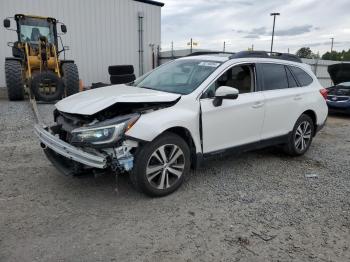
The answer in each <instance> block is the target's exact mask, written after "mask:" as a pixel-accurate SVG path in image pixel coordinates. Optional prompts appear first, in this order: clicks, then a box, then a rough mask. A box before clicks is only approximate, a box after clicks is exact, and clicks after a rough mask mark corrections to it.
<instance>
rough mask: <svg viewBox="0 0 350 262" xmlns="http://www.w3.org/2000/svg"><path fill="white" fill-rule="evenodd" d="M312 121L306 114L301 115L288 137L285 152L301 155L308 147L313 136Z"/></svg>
mask: <svg viewBox="0 0 350 262" xmlns="http://www.w3.org/2000/svg"><path fill="white" fill-rule="evenodd" d="M314 130H315V128H314V123H313V121H312V119H311V117H309V116H308V115H304V114H303V115H301V116H300V117H299V119H298V120H297V122H296V123H295V125H294V128H293V131H292V132H291V133H290V135H289V137H288V142H287V144H286V145H285V148H284V150H285V152H286V153H287V154H289V155H291V156H301V155H303V154H305V153H306V151H307V150H308V149H309V147H310V145H311V142H312V138H313V136H314V132H315V131H314Z"/></svg>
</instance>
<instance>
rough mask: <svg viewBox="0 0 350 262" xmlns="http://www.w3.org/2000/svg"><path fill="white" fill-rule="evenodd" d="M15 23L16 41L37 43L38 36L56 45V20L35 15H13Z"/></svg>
mask: <svg viewBox="0 0 350 262" xmlns="http://www.w3.org/2000/svg"><path fill="white" fill-rule="evenodd" d="M15 21H16V24H17V35H18V42H20V43H29V44H31V45H33V44H37V43H38V42H39V40H40V37H45V38H46V39H47V42H48V43H50V44H54V45H55V46H56V47H57V46H58V42H57V27H56V24H57V21H56V19H55V18H50V17H37V16H25V15H19V14H17V15H15Z"/></svg>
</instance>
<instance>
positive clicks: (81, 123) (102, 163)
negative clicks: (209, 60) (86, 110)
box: [35, 103, 174, 175]
mask: <svg viewBox="0 0 350 262" xmlns="http://www.w3.org/2000/svg"><path fill="white" fill-rule="evenodd" d="M173 104H174V103H147V104H145V103H137V104H135V103H125V104H117V105H113V106H111V107H109V108H106V109H104V110H102V111H100V112H98V113H96V114H93V115H89V116H87V115H79V114H70V113H65V112H61V111H58V110H55V111H54V120H55V123H56V124H55V125H54V126H51V127H49V128H44V127H41V126H39V125H36V126H35V133H36V134H37V136H38V137H39V139H40V142H41V146H42V148H43V149H44V152H45V154H46V156H47V158H48V159H49V160H50V161H51V162H52V164H53V165H54V166H55V167H56V168H57V169H59V170H60V171H61V172H63V173H64V174H67V175H68V174H69V175H76V174H80V173H84V172H91V171H93V172H95V171H97V172H100V171H101V170H108V169H109V170H112V171H114V172H116V173H123V172H129V171H131V170H132V168H133V165H134V156H135V152H136V149H137V147H139V146H140V143H141V142H140V141H138V140H137V139H134V138H130V137H127V136H126V135H125V133H126V132H127V131H128V130H129V129H131V128H132V126H133V125H134V124H135V123H136V122H137V120H138V119H139V118H140V117H141V115H142V114H145V113H149V112H152V111H154V110H158V109H161V108H164V107H168V106H171V105H173ZM116 112H118V113H116Z"/></svg>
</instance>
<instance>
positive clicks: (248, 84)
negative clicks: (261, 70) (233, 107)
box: [202, 64, 255, 98]
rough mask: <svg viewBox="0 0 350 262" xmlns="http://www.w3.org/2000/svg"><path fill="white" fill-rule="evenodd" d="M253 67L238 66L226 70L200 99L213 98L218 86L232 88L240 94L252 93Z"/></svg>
mask: <svg viewBox="0 0 350 262" xmlns="http://www.w3.org/2000/svg"><path fill="white" fill-rule="evenodd" d="M254 79H255V78H254V66H253V65H250V64H248V65H238V66H233V67H231V68H230V69H228V70H226V71H225V72H224V73H223V74H222V75H221V76H220V77H219V78H218V79H217V80H216V81H215V82H214V83H212V84H211V85H210V86H209V87H208V89H207V90H206V91H205V92H204V93H203V96H202V98H211V97H214V96H215V91H216V89H218V88H219V87H220V86H229V87H234V88H236V89H238V90H239V93H240V94H244V93H250V92H254V82H255V81H254Z"/></svg>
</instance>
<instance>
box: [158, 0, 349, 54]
mask: <svg viewBox="0 0 350 262" xmlns="http://www.w3.org/2000/svg"><path fill="white" fill-rule="evenodd" d="M162 2H163V3H164V4H165V5H164V7H162V44H161V46H162V50H163V51H164V50H169V49H170V48H171V42H172V41H173V45H174V49H175V50H176V49H183V48H188V46H187V43H188V42H189V41H190V38H191V37H192V38H193V41H194V42H197V43H198V48H200V49H212V50H223V43H224V42H226V51H232V52H237V51H241V50H247V49H248V48H251V47H252V45H254V50H270V45H271V32H272V24H273V17H272V16H270V13H272V12H279V13H280V16H277V17H276V27H275V38H274V48H273V50H274V51H276V52H288V49H289V51H290V53H295V52H296V51H297V50H298V49H299V48H300V47H304V46H306V47H310V48H311V50H312V51H313V52H314V53H317V52H319V53H320V54H321V55H322V54H323V53H325V52H326V51H329V50H330V48H331V39H330V38H332V37H333V38H334V47H333V50H337V51H341V50H343V49H346V50H348V49H349V48H350V15H349V11H350V0H212V1H210V0H163V1H162Z"/></svg>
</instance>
